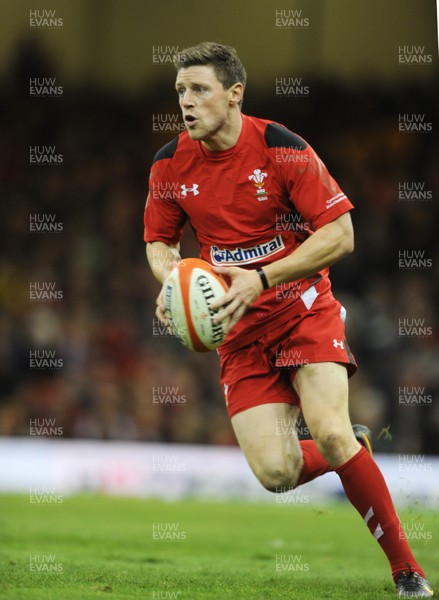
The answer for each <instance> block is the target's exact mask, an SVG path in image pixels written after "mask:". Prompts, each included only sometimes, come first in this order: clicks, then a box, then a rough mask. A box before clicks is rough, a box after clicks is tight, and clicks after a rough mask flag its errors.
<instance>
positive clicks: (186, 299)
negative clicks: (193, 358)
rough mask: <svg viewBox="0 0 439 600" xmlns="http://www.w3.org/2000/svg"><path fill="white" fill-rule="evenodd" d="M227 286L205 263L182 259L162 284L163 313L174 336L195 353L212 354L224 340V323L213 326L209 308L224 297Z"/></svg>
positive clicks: (198, 260)
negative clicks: (163, 285) (163, 284)
mask: <svg viewBox="0 0 439 600" xmlns="http://www.w3.org/2000/svg"><path fill="white" fill-rule="evenodd" d="M226 291H227V284H226V283H225V281H224V279H223V278H222V277H221V276H220V275H217V274H216V273H214V271H213V270H212V268H211V266H210V265H209V263H208V262H206V261H204V260H201V259H199V258H185V259H183V260H182V261H180V262H179V263H178V265H177V266H176V267H174V269H173V270H172V271H171V273H170V275H169V277H168V278H167V279H166V282H165V289H164V296H165V310H166V317H167V319H168V321H169V324H170V328H171V330H172V332H173V334H174V335H175V336H176V337H178V339H179V340H180V341H181V343H182V344H184V345H185V346H186V348H189V350H194V351H195V352H209V351H210V350H215V349H216V348H218V346H219V345H220V344H221V343H222V341H223V340H224V338H225V333H224V330H225V328H226V327H227V323H228V321H227V319H225V320H224V321H223V322H222V323H219V324H214V323H213V319H214V316H215V314H216V311H213V310H212V309H211V308H210V305H211V304H212V303H213V302H214V301H215V300H218V299H219V298H221V297H222V296H224V294H225V293H226Z"/></svg>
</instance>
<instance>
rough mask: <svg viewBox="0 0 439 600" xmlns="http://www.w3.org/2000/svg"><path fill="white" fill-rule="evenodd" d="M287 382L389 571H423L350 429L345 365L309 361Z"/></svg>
mask: <svg viewBox="0 0 439 600" xmlns="http://www.w3.org/2000/svg"><path fill="white" fill-rule="evenodd" d="M293 386H294V389H295V390H296V392H297V394H298V395H299V397H300V399H301V404H302V411H303V415H304V418H305V420H306V422H307V425H308V427H309V429H310V432H311V435H312V436H313V438H314V440H315V442H316V445H317V448H318V449H319V451H320V453H321V454H322V455H323V457H324V458H325V459H326V460H327V461H328V463H329V464H330V465H332V466H333V467H334V470H335V471H336V472H337V473H338V475H339V476H340V479H341V482H342V484H343V487H344V489H345V492H346V495H347V497H348V498H349V500H350V501H351V503H352V504H353V505H354V506H355V508H356V509H357V510H358V512H359V513H360V515H361V516H362V518H363V519H364V521H365V523H366V525H367V526H368V528H369V530H370V532H371V533H372V535H373V536H374V537H375V539H376V540H377V541H378V543H379V544H380V546H381V547H382V549H383V550H384V552H385V553H386V555H387V558H388V559H389V562H390V565H391V568H392V575H393V577H394V578H395V579H396V577H397V576H398V574H400V573H401V572H402V571H404V570H406V566H407V564H409V565H410V567H411V569H413V571H416V572H418V573H419V574H420V575H421V576H422V577H424V573H423V571H422V569H421V567H420V566H419V564H418V563H417V561H416V560H415V558H414V556H413V554H412V552H411V550H410V548H409V545H408V543H407V540H406V538H405V535H404V531H403V529H402V527H401V524H400V521H399V518H398V516H397V514H396V511H395V508H394V506H393V502H392V499H391V497H390V493H389V490H388V488H387V485H386V483H385V481H384V478H383V476H382V474H381V471H380V470H379V468H378V466H377V465H376V463H375V461H374V460H373V458H372V457H371V456H370V454H368V452H367V451H366V449H365V448H364V447H361V446H360V445H359V444H358V442H357V440H356V439H355V437H354V435H353V432H352V426H351V423H350V420H349V414H348V382H347V373H346V368H345V367H344V366H343V365H340V364H335V363H314V364H309V365H307V366H306V367H303V368H301V369H299V370H298V372H297V373H296V375H295V378H294V382H293ZM427 583H428V582H427Z"/></svg>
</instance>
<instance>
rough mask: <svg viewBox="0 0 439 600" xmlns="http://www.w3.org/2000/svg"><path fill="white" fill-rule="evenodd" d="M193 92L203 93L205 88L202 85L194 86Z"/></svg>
mask: <svg viewBox="0 0 439 600" xmlns="http://www.w3.org/2000/svg"><path fill="white" fill-rule="evenodd" d="M195 91H196V92H205V91H206V88H205V87H203V86H202V85H197V86H195Z"/></svg>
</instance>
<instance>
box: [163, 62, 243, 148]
mask: <svg viewBox="0 0 439 600" xmlns="http://www.w3.org/2000/svg"><path fill="white" fill-rule="evenodd" d="M236 86H238V87H239V86H240V84H235V86H232V87H231V88H229V89H228V90H225V89H224V87H223V84H222V83H221V82H220V81H219V80H218V79H217V77H216V74H215V71H214V70H213V67H210V66H207V65H200V66H193V67H187V68H186V69H180V70H179V71H178V73H177V80H176V82H175V87H176V90H177V94H178V99H179V103H180V108H181V110H182V113H183V119H184V122H185V124H186V128H187V131H188V133H189V135H190V137H191V138H192V139H193V140H202V141H203V142H205V144H206V146H207V147H209V146H210V145H213V144H214V141H215V139H217V138H218V137H219V136H221V132H224V133H226V134H227V130H228V128H229V127H230V122H229V121H230V110H231V107H232V106H235V107H236V105H237V90H236V89H235V88H236ZM241 87H242V86H241ZM241 87H239V90H238V93H240V89H241ZM209 142H210V143H209Z"/></svg>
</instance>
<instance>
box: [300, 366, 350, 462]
mask: <svg viewBox="0 0 439 600" xmlns="http://www.w3.org/2000/svg"><path fill="white" fill-rule="evenodd" d="M293 386H294V389H295V391H296V393H297V395H298V396H299V398H300V402H301V406H302V412H303V416H304V418H305V421H306V423H307V425H308V427H309V430H310V433H311V435H312V437H313V439H314V441H315V443H316V445H317V448H318V450H319V452H320V454H321V455H322V456H323V457H324V458H325V459H326V460H327V461H328V463H329V464H330V465H331V466H332V467H338V466H340V465H341V464H343V463H345V462H346V461H348V460H349V459H350V458H352V456H354V454H356V453H357V452H358V450H359V449H360V448H361V446H360V445H359V443H358V442H357V440H356V439H355V436H354V434H353V431H352V425H351V421H350V418H349V402H348V378H347V372H346V368H345V367H344V366H343V365H341V364H338V363H330V362H325V363H313V364H310V365H307V366H306V367H302V368H301V369H299V370H298V372H297V373H296V376H295V379H294V383H293Z"/></svg>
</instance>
